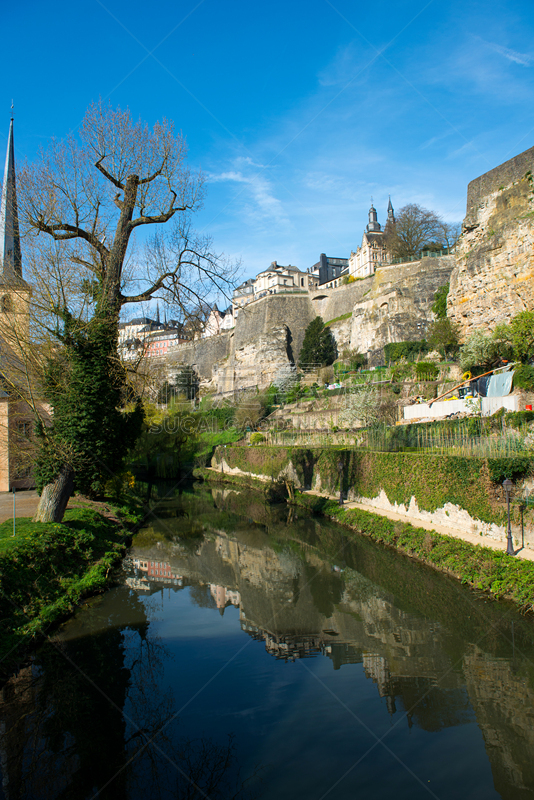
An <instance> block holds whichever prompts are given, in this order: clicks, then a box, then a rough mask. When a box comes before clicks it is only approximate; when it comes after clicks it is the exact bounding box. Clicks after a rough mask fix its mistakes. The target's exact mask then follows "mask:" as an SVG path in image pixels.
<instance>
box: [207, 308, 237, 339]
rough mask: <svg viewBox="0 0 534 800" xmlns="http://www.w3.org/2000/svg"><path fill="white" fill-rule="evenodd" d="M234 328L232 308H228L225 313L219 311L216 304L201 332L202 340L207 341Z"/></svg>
mask: <svg viewBox="0 0 534 800" xmlns="http://www.w3.org/2000/svg"><path fill="white" fill-rule="evenodd" d="M234 327H235V317H234V310H233V308H232V306H228V308H227V309H226V311H219V309H218V308H217V304H215V305H214V306H213V308H212V309H211V311H210V315H209V317H208V319H207V320H206V325H205V326H204V330H203V332H202V336H201V338H202V339H207V338H209V337H210V336H217V334H218V333H222V332H223V331H229V330H231V329H232V328H234Z"/></svg>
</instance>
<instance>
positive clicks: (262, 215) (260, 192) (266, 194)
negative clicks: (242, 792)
mask: <svg viewBox="0 0 534 800" xmlns="http://www.w3.org/2000/svg"><path fill="white" fill-rule="evenodd" d="M232 166H233V167H234V168H233V169H230V170H227V171H224V172H220V173H208V175H207V178H208V181H211V182H212V183H223V182H225V183H240V184H243V189H242V190H241V192H239V193H238V195H237V197H239V195H240V194H241V193H242V192H246V195H245V197H246V199H247V201H248V202H246V203H244V205H243V207H244V209H245V212H246V214H247V216H248V217H249V218H252V219H253V220H255V221H256V222H260V221H265V222H267V221H271V222H272V221H274V222H276V223H278V224H287V218H286V215H285V213H284V210H283V206H282V203H281V201H280V200H279V198H278V197H276V194H275V192H274V188H273V185H272V182H271V181H270V180H269V179H268V178H267V177H266V176H265V175H264V174H263V172H264V170H265V169H267V167H265V166H263V165H262V164H257V163H255V162H254V161H253V160H252V159H251V158H249V157H242V156H241V157H239V158H236V159H234V162H233V164H232ZM236 167H237V168H236ZM239 167H241V168H239ZM244 199H245V198H244Z"/></svg>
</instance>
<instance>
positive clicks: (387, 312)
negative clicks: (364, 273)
mask: <svg viewBox="0 0 534 800" xmlns="http://www.w3.org/2000/svg"><path fill="white" fill-rule="evenodd" d="M454 263H455V262H454V256H442V257H440V258H423V259H421V260H420V261H413V262H410V263H408V264H395V265H392V266H390V267H382V268H380V269H378V270H377V271H376V272H375V274H374V276H373V278H372V283H371V285H370V286H369V289H368V291H367V293H366V294H365V296H364V297H362V299H361V300H360V301H359V302H357V303H356V304H355V306H354V308H353V310H352V328H351V335H350V346H351V348H352V349H353V350H357V351H358V352H360V353H366V354H367V355H368V358H369V362H370V364H371V365H375V364H379V363H382V361H383V351H384V345H386V344H389V343H390V342H403V341H409V340H412V341H414V340H415V341H418V340H421V339H424V337H425V335H426V332H427V329H428V326H429V324H430V323H431V321H432V319H433V314H432V308H431V307H432V304H433V302H434V295H435V293H436V291H437V290H438V289H439V288H440V286H443V285H444V284H446V283H448V282H449V279H450V275H451V272H452V270H453V268H454Z"/></svg>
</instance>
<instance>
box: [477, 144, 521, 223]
mask: <svg viewBox="0 0 534 800" xmlns="http://www.w3.org/2000/svg"><path fill="white" fill-rule="evenodd" d="M533 167H534V147H531V148H530V149H529V150H524V151H523V152H522V153H519V155H517V156H514V157H513V158H511V159H510V160H509V161H505V162H504V164H499V166H498V167H495V168H494V169H490V171H489V172H485V173H484V174H483V175H480V177H478V178H475V179H474V180H472V181H471V182H470V183H469V184H468V186H467V209H466V215H465V220H464V228H469V227H470V226H471V225H472V224H477V220H478V218H479V216H480V212H481V211H483V210H484V208H485V206H486V203H487V201H488V200H489V198H490V196H491V195H492V194H493V193H494V192H498V191H499V189H502V188H504V187H506V186H510V184H512V183H514V182H515V181H519V180H520V179H521V178H523V177H524V176H525V174H526V173H527V172H529V171H530V172H532V171H533Z"/></svg>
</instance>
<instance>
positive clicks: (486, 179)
mask: <svg viewBox="0 0 534 800" xmlns="http://www.w3.org/2000/svg"><path fill="white" fill-rule="evenodd" d="M533 172H534V147H533V148H531V149H530V150H527V151H525V152H524V153H521V154H520V155H519V156H516V157H515V158H513V159H511V160H510V161H507V162H506V163H505V164H501V166H500V167H497V168H496V169H494V170H491V172H488V173H486V174H485V175H481V176H480V178H477V179H476V180H474V181H471V183H470V184H469V187H468V193H467V214H466V217H465V220H464V224H463V235H462V237H461V239H460V242H459V245H458V249H457V253H456V260H457V264H456V267H455V269H454V271H453V273H452V275H451V287H450V291H449V297H448V311H447V313H448V316H449V317H450V318H451V320H452V321H453V322H455V323H456V324H457V325H458V327H459V329H460V336H461V340H462V341H465V339H466V338H467V337H468V336H470V334H472V333H473V331H475V330H477V329H479V330H480V329H481V330H486V331H488V330H493V328H494V327H495V326H496V325H497V324H499V323H502V322H509V320H510V319H511V318H512V317H513V316H514V315H515V314H518V313H519V312H520V311H532V310H534V281H533V278H534V183H533V179H532V173H533Z"/></svg>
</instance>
